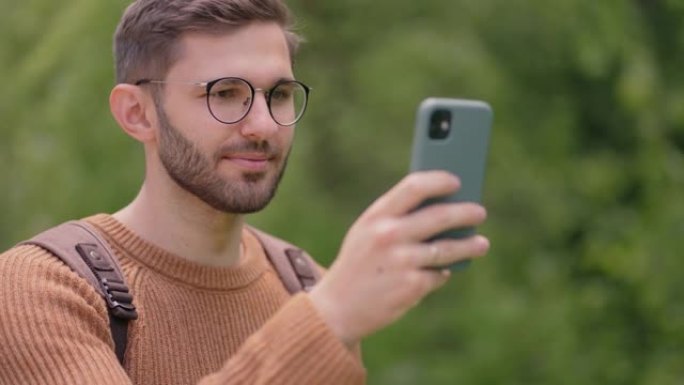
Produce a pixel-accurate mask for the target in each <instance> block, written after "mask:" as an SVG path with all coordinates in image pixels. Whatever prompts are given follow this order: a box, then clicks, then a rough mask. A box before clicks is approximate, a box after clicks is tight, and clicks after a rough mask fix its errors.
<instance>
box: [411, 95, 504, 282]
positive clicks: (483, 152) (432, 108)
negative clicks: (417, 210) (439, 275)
mask: <svg viewBox="0 0 684 385" xmlns="http://www.w3.org/2000/svg"><path fill="white" fill-rule="evenodd" d="M492 120H493V112H492V108H491V107H490V106H489V105H488V104H487V103H486V102H483V101H478V100H464V99H446V98H428V99H425V100H424V101H423V102H422V103H421V104H420V106H419V107H418V112H417V115H416V126H415V132H414V137H413V149H412V155H411V171H419V170H446V171H449V172H450V173H452V174H455V175H457V176H458V177H459V178H460V179H461V189H460V190H459V191H457V192H456V193H455V194H453V195H450V196H445V197H440V198H436V199H430V200H427V201H425V202H424V203H423V204H422V206H425V205H429V204H433V203H436V202H478V203H480V202H481V201H482V188H483V185H484V179H485V170H486V167H487V151H488V148H489V134H490V131H491V126H492ZM474 234H475V229H474V228H461V229H452V230H449V231H446V232H444V233H441V234H438V235H437V236H435V237H433V238H432V239H430V240H435V239H442V238H465V237H469V236H471V235H474ZM469 264H470V261H463V262H459V263H456V264H454V265H452V266H449V268H450V269H452V270H461V269H464V268H466V267H467V266H468V265H469Z"/></svg>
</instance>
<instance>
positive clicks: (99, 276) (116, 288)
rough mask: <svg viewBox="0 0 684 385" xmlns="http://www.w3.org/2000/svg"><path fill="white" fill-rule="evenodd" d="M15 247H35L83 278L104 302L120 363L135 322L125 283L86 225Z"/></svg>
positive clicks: (77, 223)
mask: <svg viewBox="0 0 684 385" xmlns="http://www.w3.org/2000/svg"><path fill="white" fill-rule="evenodd" d="M19 245H36V246H40V247H42V248H43V249H45V250H47V251H49V252H51V253H52V254H54V255H55V256H57V257H58V258H59V259H61V260H62V261H64V263H66V264H67V265H68V266H69V267H70V268H71V269H72V270H73V271H75V272H76V273H77V274H78V275H80V276H81V277H83V278H85V279H86V280H87V281H88V282H89V283H90V284H91V285H92V286H93V287H94V288H95V290H97V292H98V293H99V294H100V295H101V296H102V297H103V298H104V299H105V301H106V302H107V311H108V313H109V326H110V329H111V332H112V339H113V340H114V351H115V352H116V357H117V358H118V359H119V362H120V363H121V365H123V363H124V354H125V353H126V343H127V340H128V322H129V321H130V320H134V319H137V318H138V313H137V311H136V309H135V306H134V305H133V297H132V295H131V294H130V293H129V289H128V286H127V285H126V280H125V279H124V275H123V273H122V271H121V268H120V267H119V264H118V262H117V261H116V259H115V258H114V254H113V253H112V250H111V249H110V248H109V246H108V245H107V242H106V241H105V240H104V239H103V238H102V237H101V236H100V234H99V233H98V231H97V230H96V229H95V228H94V227H93V226H92V225H90V224H89V223H88V222H86V221H71V222H67V223H63V224H61V225H59V226H57V227H53V228H52V229H49V230H47V231H45V232H42V233H40V234H38V235H36V236H35V237H33V238H31V239H30V240H28V241H24V242H21V243H20V244H19Z"/></svg>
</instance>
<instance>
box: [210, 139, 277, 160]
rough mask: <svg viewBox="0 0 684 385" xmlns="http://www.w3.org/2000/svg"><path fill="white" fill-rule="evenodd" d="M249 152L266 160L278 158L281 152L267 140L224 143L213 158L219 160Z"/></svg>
mask: <svg viewBox="0 0 684 385" xmlns="http://www.w3.org/2000/svg"><path fill="white" fill-rule="evenodd" d="M242 152H250V153H259V154H263V155H264V156H266V157H268V158H276V157H278V156H280V153H281V150H280V148H279V147H278V146H274V145H273V144H272V143H271V142H269V141H267V140H262V141H258V142H256V141H241V142H236V143H226V144H224V145H223V146H221V147H220V148H219V149H218V151H217V152H216V156H215V158H216V159H217V160H218V159H221V158H223V157H225V156H227V155H230V154H235V153H242Z"/></svg>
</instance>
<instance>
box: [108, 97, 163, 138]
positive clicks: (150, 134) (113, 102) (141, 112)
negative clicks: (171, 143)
mask: <svg viewBox="0 0 684 385" xmlns="http://www.w3.org/2000/svg"><path fill="white" fill-rule="evenodd" d="M109 108H110V110H111V111H112V115H114V119H116V121H117V123H119V126H121V128H122V129H123V130H124V132H126V133H127V134H128V135H130V136H131V137H133V138H134V139H136V140H138V141H139V142H142V143H147V142H150V141H154V140H155V138H156V131H157V130H156V123H155V122H156V110H155V108H154V101H153V100H152V97H151V96H150V95H149V94H147V93H146V92H145V91H144V90H143V89H142V88H140V87H138V86H134V85H132V84H117V85H116V86H115V87H114V89H112V92H111V93H110V94H109Z"/></svg>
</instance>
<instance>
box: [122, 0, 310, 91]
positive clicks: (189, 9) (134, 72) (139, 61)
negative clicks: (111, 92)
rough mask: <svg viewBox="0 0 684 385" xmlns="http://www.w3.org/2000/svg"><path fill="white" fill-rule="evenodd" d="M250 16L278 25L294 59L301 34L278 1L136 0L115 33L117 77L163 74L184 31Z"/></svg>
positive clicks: (235, 23)
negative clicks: (294, 27)
mask: <svg viewBox="0 0 684 385" xmlns="http://www.w3.org/2000/svg"><path fill="white" fill-rule="evenodd" d="M253 21H266V22H275V23H277V24H278V25H280V26H281V27H282V28H283V31H284V32H285V37H286V39H287V44H288V47H289V50H290V58H291V60H292V61H294V55H295V54H296V51H297V48H298V46H299V43H300V41H301V39H300V37H299V36H298V35H297V34H296V33H295V32H294V31H293V29H292V28H293V26H292V17H291V14H290V11H289V9H288V8H287V6H286V5H285V4H284V3H283V2H282V1H281V0H136V1H135V2H133V3H132V4H131V5H129V6H128V8H127V9H126V11H125V12H124V14H123V16H122V18H121V21H120V22H119V25H118V27H117V29H116V33H115V34H114V59H115V66H116V81H117V83H134V82H136V81H138V80H140V79H141V78H159V79H161V78H163V77H164V76H166V73H167V72H168V70H169V68H170V67H171V66H172V64H173V63H174V61H175V60H177V59H178V55H179V48H178V41H179V39H180V37H181V35H182V34H183V33H186V32H200V33H209V34H218V33H225V32H227V31H230V30H232V29H234V28H237V27H241V26H244V25H246V24H248V23H250V22H253Z"/></svg>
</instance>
